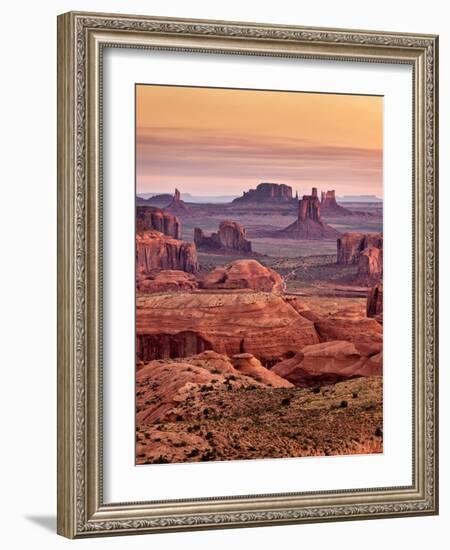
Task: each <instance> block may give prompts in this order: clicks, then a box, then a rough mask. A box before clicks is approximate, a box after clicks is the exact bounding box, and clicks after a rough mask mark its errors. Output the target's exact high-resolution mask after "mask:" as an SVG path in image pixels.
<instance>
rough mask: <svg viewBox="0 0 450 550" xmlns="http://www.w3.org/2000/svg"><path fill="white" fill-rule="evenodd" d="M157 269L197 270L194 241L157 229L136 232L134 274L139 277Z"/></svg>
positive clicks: (192, 271)
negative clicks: (181, 239) (179, 238)
mask: <svg viewBox="0 0 450 550" xmlns="http://www.w3.org/2000/svg"><path fill="white" fill-rule="evenodd" d="M158 269H174V270H180V271H186V272H187V273H195V272H196V271H198V260H197V249H196V247H195V244H194V243H191V242H185V241H180V240H177V239H174V238H173V237H169V236H167V235H164V234H163V233H160V232H159V231H141V232H138V233H136V274H137V278H138V282H139V279H143V278H146V277H147V276H148V274H149V273H152V272H153V271H154V270H158Z"/></svg>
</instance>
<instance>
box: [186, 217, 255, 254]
mask: <svg viewBox="0 0 450 550" xmlns="http://www.w3.org/2000/svg"><path fill="white" fill-rule="evenodd" d="M194 241H195V244H196V245H197V247H198V248H212V249H215V250H225V251H226V250H228V251H239V252H244V253H249V252H251V251H252V243H251V242H250V241H249V240H247V238H246V233H245V228H244V227H242V225H240V224H239V223H237V222H234V221H231V220H224V221H222V222H221V223H220V225H219V230H218V231H217V233H212V234H211V235H210V236H207V235H205V234H204V233H203V231H202V229H200V228H199V227H196V228H195V229H194Z"/></svg>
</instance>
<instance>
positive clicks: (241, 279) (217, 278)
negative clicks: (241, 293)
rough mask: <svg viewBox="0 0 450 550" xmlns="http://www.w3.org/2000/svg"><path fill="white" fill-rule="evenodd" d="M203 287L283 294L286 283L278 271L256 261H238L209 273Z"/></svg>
mask: <svg viewBox="0 0 450 550" xmlns="http://www.w3.org/2000/svg"><path fill="white" fill-rule="evenodd" d="M201 286H202V288H206V289H251V290H256V291H261V292H275V293H281V292H283V290H284V281H283V279H282V277H281V276H280V275H279V274H278V273H277V272H276V271H274V270H273V269H269V268H268V267H265V266H263V265H262V264H260V263H259V262H257V261H256V260H236V261H235V262H231V263H230V264H228V265H226V266H224V267H217V268H216V269H214V270H213V271H211V272H210V273H208V275H207V276H206V277H205V278H204V280H203V281H202V283H201Z"/></svg>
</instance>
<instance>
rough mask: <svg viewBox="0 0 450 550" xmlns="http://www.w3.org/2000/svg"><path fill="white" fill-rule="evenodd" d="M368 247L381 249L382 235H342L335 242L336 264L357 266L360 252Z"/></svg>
mask: <svg viewBox="0 0 450 550" xmlns="http://www.w3.org/2000/svg"><path fill="white" fill-rule="evenodd" d="M369 246H372V247H374V248H380V249H382V248H383V234H382V233H344V234H343V235H341V236H340V237H339V238H338V240H337V263H338V264H342V265H350V264H355V265H357V264H358V263H359V257H360V255H361V252H362V251H363V250H364V249H365V248H367V247H369Z"/></svg>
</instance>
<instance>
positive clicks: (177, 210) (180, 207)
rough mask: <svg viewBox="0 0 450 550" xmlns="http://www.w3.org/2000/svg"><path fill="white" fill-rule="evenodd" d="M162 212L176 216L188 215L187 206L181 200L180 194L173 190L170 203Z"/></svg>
mask: <svg viewBox="0 0 450 550" xmlns="http://www.w3.org/2000/svg"><path fill="white" fill-rule="evenodd" d="M164 210H165V211H166V212H169V213H170V214H175V215H176V216H188V215H189V214H190V210H189V208H188V206H187V204H186V203H185V202H184V201H183V200H181V193H180V192H179V190H178V189H175V193H174V195H173V198H172V201H171V202H170V204H169V205H168V206H167V208H165V209H164Z"/></svg>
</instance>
